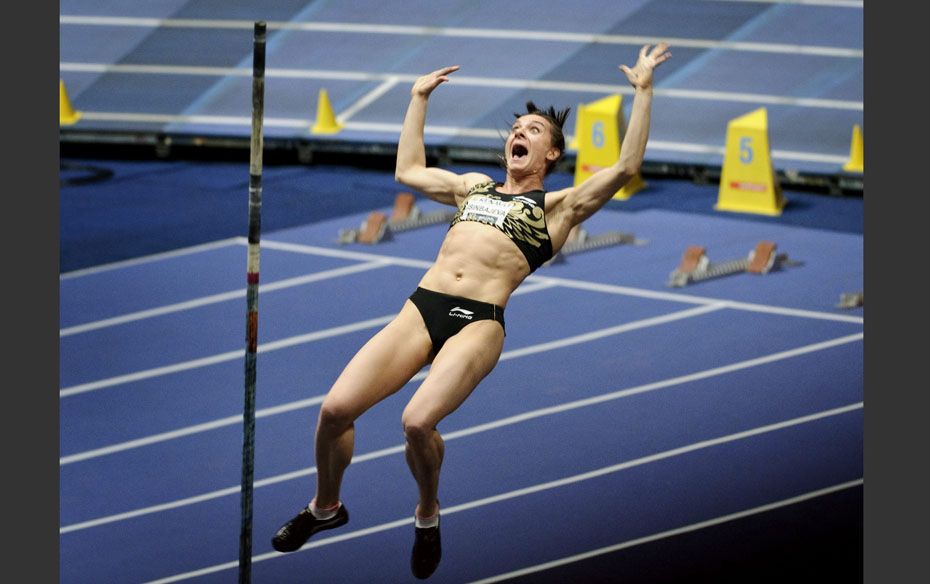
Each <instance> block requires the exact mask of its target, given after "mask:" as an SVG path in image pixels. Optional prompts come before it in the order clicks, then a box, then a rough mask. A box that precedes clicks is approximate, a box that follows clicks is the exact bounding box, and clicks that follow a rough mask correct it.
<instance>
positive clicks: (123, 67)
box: [59, 62, 864, 132]
mask: <svg viewBox="0 0 930 584" xmlns="http://www.w3.org/2000/svg"><path fill="white" fill-rule="evenodd" d="M59 69H60V70H61V71H68V72H71V73H95V74H97V73H113V74H143V75H198V76H211V77H243V78H244V77H249V76H251V74H252V70H251V69H246V68H241V67H197V66H184V65H136V64H131V63H121V64H107V63H75V62H62V63H59ZM265 77H267V78H279V77H280V78H288V79H297V78H299V79H335V80H340V81H381V82H383V85H382V86H379V87H378V88H376V90H375V91H379V92H380V93H378V95H376V96H375V97H380V95H383V94H384V93H386V92H387V91H388V90H390V89H392V88H393V87H394V86H395V85H396V84H397V83H400V82H404V83H413V82H414V81H416V79H417V76H416V75H404V74H382V73H366V72H357V71H321V70H318V69H267V70H266V71H265ZM452 83H454V84H455V85H462V86H473V87H493V88H498V89H529V90H540V91H570V92H590V93H603V94H615V93H624V94H629V95H632V93H633V89H632V88H631V87H629V86H628V85H620V84H612V83H579V82H572V81H550V80H544V79H513V78H509V79H502V78H499V77H476V76H468V75H459V76H456V77H454V78H453V81H452ZM653 93H654V95H656V96H657V97H668V98H675V99H692V100H702V101H713V102H721V101H731V102H737V103H752V104H758V105H773V106H774V105H786V106H797V107H806V108H824V109H841V110H853V111H863V110H864V103H863V102H862V101H852V100H839V99H821V98H812V97H795V96H790V95H770V94H763V93H742V92H732V91H709V90H701V89H676V88H664V87H656V88H655V89H654V90H653ZM372 99H374V98H372ZM83 113H84V115H85V116H91V118H90V119H94V120H98V121H151V122H156V121H157V122H166V121H178V122H182V121H189V122H191V123H194V122H196V123H204V124H207V123H216V124H230V125H241V124H242V123H243V121H245V122H246V123H248V122H249V120H250V118H248V117H245V116H207V115H203V116H170V115H157V114H120V113H111V112H93V111H85V112H83ZM354 113H355V111H353V112H352V114H354ZM145 116H150V117H145ZM268 120H270V121H272V122H273V124H274V125H275V126H287V127H290V125H291V124H295V123H296V122H297V121H298V120H293V119H288V118H268ZM268 120H266V122H267V121H268ZM299 121H300V123H301V124H302V125H306V120H299ZM399 127H400V124H386V125H380V126H379V125H360V126H358V127H354V128H352V129H357V130H367V131H392V132H393V131H395V128H399ZM379 128H380V130H379ZM428 128H429V127H427V129H428ZM481 131H482V132H490V131H494V132H499V130H497V129H482V130H481Z"/></svg>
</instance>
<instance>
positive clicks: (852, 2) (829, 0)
mask: <svg viewBox="0 0 930 584" xmlns="http://www.w3.org/2000/svg"><path fill="white" fill-rule="evenodd" d="M706 1H709V2H758V3H760V4H804V5H808V6H830V7H834V8H862V7H863V2H862V0H706Z"/></svg>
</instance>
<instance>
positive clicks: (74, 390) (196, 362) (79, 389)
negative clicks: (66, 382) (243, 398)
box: [58, 314, 396, 398]
mask: <svg viewBox="0 0 930 584" xmlns="http://www.w3.org/2000/svg"><path fill="white" fill-rule="evenodd" d="M395 316H396V314H387V315H384V316H379V317H377V318H372V319H369V320H362V321H358V322H353V323H351V324H347V325H341V326H336V327H331V328H328V329H322V330H318V331H313V332H311V333H307V334H303V335H297V336H293V337H287V338H285V339H280V340H277V341H271V342H269V343H263V344H260V345H259V346H258V352H259V353H267V352H268V351H275V350H277V349H284V348H287V347H293V346H295V345H300V344H303V343H310V342H313V341H318V340H321V339H328V338H330V337H335V336H338V335H345V334H349V333H353V332H356V331H361V330H365V329H370V328H375V327H377V326H381V325H385V324H387V323H388V322H390V321H391V319H393V318H394V317H395ZM244 357H245V349H240V350H236V351H228V352H226V353H219V354H217V355H211V356H209V357H203V358H200V359H192V360H190V361H182V362H180V363H174V364H171V365H165V366H163V367H155V368H153V369H146V370H144V371H137V372H135V373H129V374H127V375H118V376H116V377H110V378H107V379H101V380H98V381H92V382H89V383H81V384H79V385H72V386H71V387H66V388H64V389H62V390H61V391H59V392H58V396H59V398H64V397H70V396H73V395H78V394H81V393H87V392H89V391H96V390H98V389H103V388H105V387H113V386H114V385H121V384H123V383H130V382H132V381H139V380H142V379H150V378H152V377H159V376H162V375H168V374H170V373H178V372H179V371H189V370H191V369H197V368H199V367H207V366H209V365H216V364H217V363H225V362H226V361H234V360H237V359H242V358H244Z"/></svg>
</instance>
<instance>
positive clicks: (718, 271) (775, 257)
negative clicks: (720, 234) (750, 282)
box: [668, 241, 788, 288]
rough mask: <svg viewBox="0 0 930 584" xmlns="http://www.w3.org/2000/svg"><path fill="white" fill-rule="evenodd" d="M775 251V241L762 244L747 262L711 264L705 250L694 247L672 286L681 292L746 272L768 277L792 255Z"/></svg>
mask: <svg viewBox="0 0 930 584" xmlns="http://www.w3.org/2000/svg"><path fill="white" fill-rule="evenodd" d="M775 248H776V245H775V243H774V242H772V241H760V242H759V243H758V244H757V245H756V248H755V249H754V250H752V251H750V252H749V255H748V256H747V257H746V258H745V259H739V260H731V261H728V262H720V263H711V262H710V260H708V259H707V255H705V251H706V250H705V249H704V248H703V247H701V246H699V245H693V246H690V247H688V249H686V250H685V253H684V255H683V256H682V258H681V263H680V264H679V265H678V267H677V268H675V270H674V271H673V272H672V273H671V274H670V275H669V280H668V286H671V287H673V288H680V287H682V286H686V285H688V284H694V283H696V282H701V281H703V280H709V279H711V278H719V277H722V276H729V275H731V274H739V273H742V272H748V273H750V274H767V273H769V272H770V271H772V270H774V269H778V268H780V267H781V266H782V265H786V264H787V263H788V255H787V254H776V253H775Z"/></svg>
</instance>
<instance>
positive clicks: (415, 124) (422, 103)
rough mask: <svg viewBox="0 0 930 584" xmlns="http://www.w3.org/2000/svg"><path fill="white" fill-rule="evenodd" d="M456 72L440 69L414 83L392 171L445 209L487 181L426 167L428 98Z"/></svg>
mask: <svg viewBox="0 0 930 584" xmlns="http://www.w3.org/2000/svg"><path fill="white" fill-rule="evenodd" d="M458 69H459V67H458V65H453V66H451V67H443V68H442V69H437V70H436V71H433V72H432V73H428V74H426V75H423V76H422V77H419V78H418V79H417V80H416V81H415V82H414V84H413V87H412V88H411V90H410V104H409V105H408V106H407V114H406V116H405V117H404V125H403V127H402V128H401V130H400V140H399V141H398V143H397V164H396V166H395V169H394V178H395V179H396V180H397V182H399V183H401V184H403V185H406V186H408V187H410V188H412V189H415V190H417V191H420V192H421V193H423V194H424V195H426V196H427V197H429V198H431V199H433V200H436V201H439V202H440V203H446V204H449V205H456V196H459V197H462V196H464V195H465V194H466V193H467V192H468V189H469V188H470V187H471V186H473V185H474V184H477V183H479V182H482V181H486V180H490V179H489V177H487V176H486V175H482V174H479V173H467V174H463V175H460V174H455V173H453V172H449V171H447V170H443V169H441V168H433V167H428V166H426V148H425V146H424V144H423V127H424V125H425V123H426V109H427V105H428V103H429V96H430V94H431V93H432V92H433V90H434V89H436V88H437V87H438V86H439V85H440V84H442V83H444V82H446V81H448V80H449V77H448V75H449V74H450V73H452V72H454V71H458Z"/></svg>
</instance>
